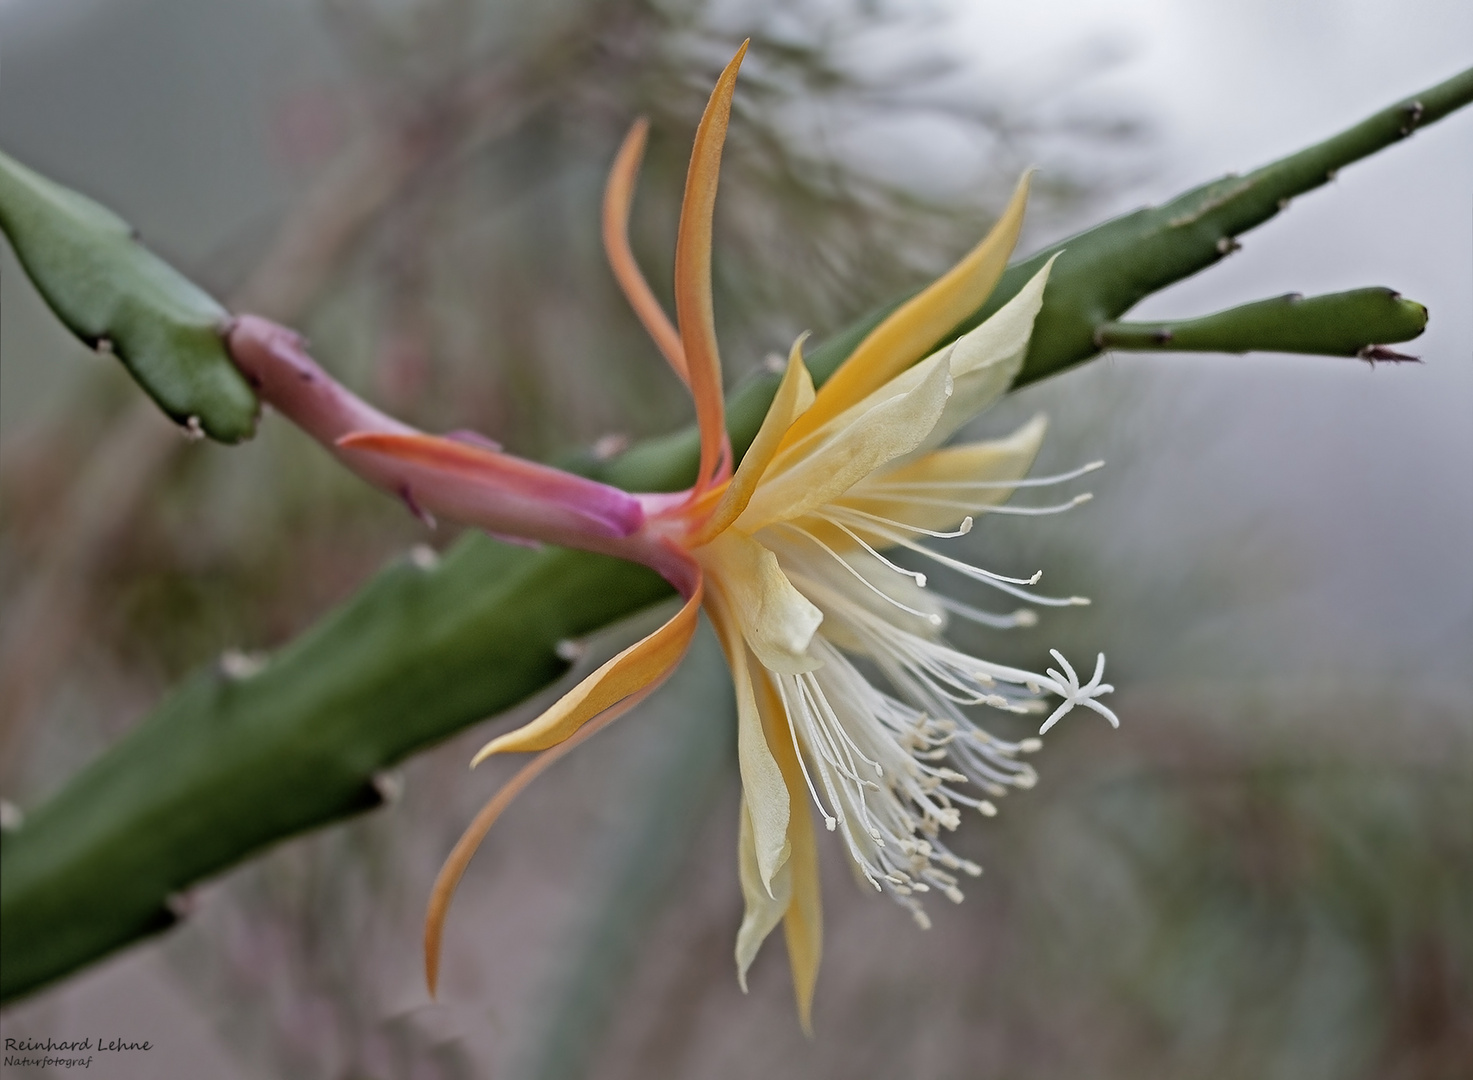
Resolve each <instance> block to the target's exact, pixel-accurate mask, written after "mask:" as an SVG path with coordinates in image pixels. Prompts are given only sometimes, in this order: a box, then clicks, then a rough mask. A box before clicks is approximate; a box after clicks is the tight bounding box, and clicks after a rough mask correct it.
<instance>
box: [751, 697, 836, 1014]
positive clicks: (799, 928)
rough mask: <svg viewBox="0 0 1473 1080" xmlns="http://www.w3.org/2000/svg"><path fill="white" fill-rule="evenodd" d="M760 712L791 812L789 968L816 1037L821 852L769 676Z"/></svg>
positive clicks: (784, 719) (795, 754) (795, 751)
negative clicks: (814, 1026) (814, 1029)
mask: <svg viewBox="0 0 1473 1080" xmlns="http://www.w3.org/2000/svg"><path fill="white" fill-rule="evenodd" d="M755 689H756V692H757V708H758V711H759V712H760V713H761V714H762V727H763V730H764V731H765V732H766V733H767V741H768V744H769V745H770V746H771V747H772V751H773V756H774V757H775V758H776V759H777V764H778V768H780V769H781V770H782V774H783V780H784V781H785V782H786V783H787V785H788V798H789V799H790V800H792V804H793V813H792V814H791V815H790V816H789V819H788V843H789V845H790V847H791V848H792V854H791V855H790V856H789V857H788V862H787V872H788V873H789V874H790V875H791V879H792V881H791V885H792V900H791V901H790V902H789V903H788V910H787V912H786V914H785V915H784V916H783V932H784V936H785V937H786V938H787V943H788V964H789V966H790V967H791V968H792V969H793V994H794V996H795V997H796V999H797V1004H798V1022H799V1023H800V1024H802V1025H803V1032H804V1034H806V1035H808V1036H809V1037H810V1038H811V1037H812V1035H813V991H814V988H815V987H816V986H817V984H818V966H819V963H820V961H821V960H822V959H823V900H822V895H821V893H820V889H819V881H818V847H817V845H816V844H815V843H814V836H813V814H812V813H811V812H805V811H804V810H800V809H799V808H800V807H806V805H807V803H806V800H807V797H808V787H807V784H805V783H804V780H803V773H802V771H801V768H800V767H799V765H798V749H797V747H796V746H794V745H793V736H792V732H791V730H790V729H789V727H788V721H787V713H785V712H784V711H783V706H782V702H781V701H780V700H779V699H778V697H777V694H776V693H775V692H774V690H773V688H772V683H771V681H770V680H769V679H768V678H767V677H766V676H760V677H759V678H758V679H757V680H756V683H755Z"/></svg>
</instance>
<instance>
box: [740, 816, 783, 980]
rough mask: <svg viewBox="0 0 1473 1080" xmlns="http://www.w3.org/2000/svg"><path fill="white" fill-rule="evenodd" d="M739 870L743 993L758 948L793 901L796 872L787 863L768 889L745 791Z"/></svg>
mask: <svg viewBox="0 0 1473 1080" xmlns="http://www.w3.org/2000/svg"><path fill="white" fill-rule="evenodd" d="M737 870H738V873H739V875H740V877H741V882H742V899H743V900H744V901H746V911H745V913H744V914H743V915H742V925H741V927H740V928H739V929H738V930H737V937H736V965H737V982H738V983H740V984H741V987H742V993H746V991H747V970H748V969H749V968H750V967H751V966H752V961H753V960H755V959H756V958H757V950H758V949H760V948H761V947H762V943H763V942H764V941H766V940H767V935H768V934H770V933H772V931H773V930H774V929H776V928H777V924H778V923H779V922H781V921H782V918H783V915H785V914H786V913H787V910H788V905H789V903H790V902H791V901H792V898H793V875H792V872H791V870H790V868H789V867H788V865H787V864H786V863H784V864H783V866H782V868H781V869H780V870H779V871H778V872H777V874H776V875H775V876H774V877H773V879H772V882H771V886H772V888H771V892H769V891H768V888H767V885H766V884H765V883H764V882H763V880H762V874H761V871H760V869H759V868H758V865H757V847H756V840H755V836H754V832H753V828H752V817H751V812H750V810H749V809H748V806H747V799H746V796H745V794H744V795H743V797H742V806H741V826H740V829H739V834H738V837H737Z"/></svg>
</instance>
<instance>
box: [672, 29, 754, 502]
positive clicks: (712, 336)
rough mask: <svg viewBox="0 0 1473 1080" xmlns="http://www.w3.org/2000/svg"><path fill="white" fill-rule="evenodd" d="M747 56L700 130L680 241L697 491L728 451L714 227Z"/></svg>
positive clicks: (721, 85)
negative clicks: (696, 435) (734, 100)
mask: <svg viewBox="0 0 1473 1080" xmlns="http://www.w3.org/2000/svg"><path fill="white" fill-rule="evenodd" d="M746 54H747V43H746V42H743V43H742V47H741V48H740V49H738V50H737V52H736V55H735V56H734V57H732V59H731V62H730V63H729V64H727V65H726V70H725V71H723V72H722V73H721V78H720V79H718V80H717V81H716V88H715V89H714V90H712V91H711V98H710V100H709V101H707V102H706V111H705V112H704V113H703V114H702V116H701V122H700V124H699V125H697V127H696V138H695V145H694V146H693V147H692V149H691V155H690V169H689V171H688V172H687V173H686V178H685V198H684V200H683V201H682V202H681V207H680V228H679V230H678V231H677V233H676V237H675V321H676V323H677V325H678V326H679V327H680V342H681V345H682V346H683V347H684V351H685V362H686V365H687V369H688V371H689V374H690V390H691V396H692V397H693V398H695V403H696V424H697V426H698V427H699V428H700V432H701V466H700V472H699V473H698V474H697V478H696V489H697V491H702V490H704V489H705V488H706V486H707V485H708V484H709V483H710V482H711V479H712V477H713V476H714V475H715V474H716V472H717V470H718V468H719V467H720V463H721V460H722V455H723V450H724V448H725V446H726V419H725V413H726V406H725V402H724V401H723V399H722V391H721V356H720V354H719V352H718V351H717V347H716V318H715V312H714V310H713V308H712V305H711V221H712V216H713V215H714V213H715V209H716V182H717V179H718V178H719V174H720V172H721V148H722V145H723V144H724V143H725V141H726V127H727V124H728V122H729V121H730V119H731V96H732V93H733V92H734V91H735V90H736V77H737V69H738V68H739V67H741V64H742V57H743V56H745V55H746Z"/></svg>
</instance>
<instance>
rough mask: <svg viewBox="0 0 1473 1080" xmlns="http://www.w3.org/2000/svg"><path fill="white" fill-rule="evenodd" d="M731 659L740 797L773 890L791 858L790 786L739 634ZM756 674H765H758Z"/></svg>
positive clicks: (761, 870)
mask: <svg viewBox="0 0 1473 1080" xmlns="http://www.w3.org/2000/svg"><path fill="white" fill-rule="evenodd" d="M722 636H723V638H724V637H726V636H727V635H725V634H723V635H722ZM727 660H728V662H729V663H730V665H731V681H732V685H733V686H734V687H735V688H736V696H737V763H738V765H739V767H740V770H741V775H742V799H743V801H744V803H745V805H746V807H747V813H748V814H750V816H751V826H752V844H753V849H754V851H755V858H756V860H757V863H756V865H757V877H758V880H759V881H760V882H761V884H762V889H763V891H764V892H766V893H767V894H768V895H769V896H774V895H776V892H775V890H774V888H773V884H772V883H773V879H774V878H775V877H776V876H777V874H778V872H779V871H780V870H781V869H782V868H783V867H784V866H785V865H786V864H787V861H788V855H789V853H790V848H789V845H788V815H789V814H790V813H792V809H791V807H790V806H789V803H788V787H787V784H786V782H785V781H784V780H783V774H782V770H781V769H779V768H778V764H777V759H776V758H774V757H773V756H772V750H771V748H770V747H769V746H768V745H767V736H766V735H765V734H764V733H763V730H762V716H761V714H760V713H759V712H758V711H757V697H756V695H755V694H754V693H753V690H752V677H753V673H752V671H751V669H750V665H749V664H748V659H747V648H746V646H745V645H744V644H743V643H742V641H741V639H740V638H738V639H737V640H736V641H735V643H734V647H733V648H730V649H728V652H727ZM756 677H757V678H764V676H762V675H760V674H758V675H757V676H756Z"/></svg>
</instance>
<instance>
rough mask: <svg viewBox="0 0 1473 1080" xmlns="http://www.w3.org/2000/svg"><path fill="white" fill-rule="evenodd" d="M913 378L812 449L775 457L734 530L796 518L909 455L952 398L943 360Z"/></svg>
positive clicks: (805, 445) (803, 446)
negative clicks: (900, 390) (907, 385)
mask: <svg viewBox="0 0 1473 1080" xmlns="http://www.w3.org/2000/svg"><path fill="white" fill-rule="evenodd" d="M914 379H915V385H914V386H913V387H911V388H910V389H908V390H907V391H905V392H903V393H897V394H895V395H893V396H881V395H876V396H875V398H874V399H873V400H874V404H872V405H870V406H869V407H867V408H865V409H864V410H863V411H862V412H859V413H858V414H857V415H853V419H852V420H848V421H847V422H846V423H844V424H842V425H839V426H836V427H835V428H832V429H831V428H827V427H826V428H824V429H823V431H820V432H819V433H818V435H819V436H822V438H821V440H819V441H818V442H817V445H815V444H814V441H813V440H806V441H804V442H802V443H800V444H798V445H796V446H794V447H793V448H792V449H791V450H785V451H783V452H782V453H781V454H779V456H778V459H777V460H776V461H774V462H773V464H772V466H770V467H769V469H768V475H767V476H766V477H765V478H764V479H763V482H762V483H761V484H760V485H759V486H758V488H757V492H756V494H754V495H753V496H752V500H751V501H750V502H749V503H748V504H747V509H746V510H745V511H743V513H742V515H741V516H740V517H739V518H737V520H736V527H737V528H739V529H741V530H743V531H745V532H749V533H751V532H756V531H757V530H758V529H761V528H765V527H766V526H768V525H771V524H772V523H774V522H777V521H790V520H792V519H793V518H796V517H800V516H802V515H803V514H806V513H808V512H809V511H810V510H813V509H814V508H816V507H819V506H822V505H823V504H824V503H827V502H830V501H832V500H833V499H835V498H837V497H838V496H840V495H842V494H843V493H844V492H846V491H848V490H849V489H850V488H851V487H853V486H854V485H855V484H857V483H859V481H861V480H863V479H864V478H865V477H866V476H868V475H869V474H870V473H872V472H874V471H875V470H876V469H878V468H880V467H881V466H883V465H885V464H888V463H889V462H891V461H894V460H895V459H896V458H898V457H902V456H904V455H905V454H908V453H910V452H911V451H912V450H914V449H915V448H916V447H917V446H918V445H919V444H920V442H921V440H922V439H924V438H925V437H926V434H927V432H929V431H930V430H931V428H932V427H933V426H934V425H935V423H936V421H937V420H938V419H939V418H940V416H941V412H942V410H943V409H944V408H945V407H946V399H947V397H948V396H949V395H950V394H951V374H950V372H949V371H948V370H947V366H946V358H945V357H944V356H941V355H938V356H936V357H933V358H932V359H931V360H928V361H926V363H925V364H924V365H922V366H921V370H919V371H918V372H917V373H916V375H915V376H914ZM810 411H811V410H810ZM805 415H806V414H805ZM851 415H852V414H851Z"/></svg>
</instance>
